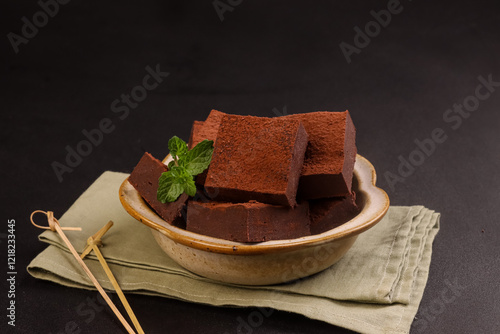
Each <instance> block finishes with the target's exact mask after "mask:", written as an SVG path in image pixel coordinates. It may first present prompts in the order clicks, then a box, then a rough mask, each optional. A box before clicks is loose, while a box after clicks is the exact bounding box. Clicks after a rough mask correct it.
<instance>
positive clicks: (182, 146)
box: [168, 136, 188, 161]
mask: <svg viewBox="0 0 500 334" xmlns="http://www.w3.org/2000/svg"><path fill="white" fill-rule="evenodd" d="M168 149H169V151H170V154H171V155H172V158H174V160H175V161H177V157H179V158H182V157H184V156H185V155H186V153H187V152H188V149H187V144H186V142H185V141H184V140H182V139H180V138H179V137H177V136H173V137H172V138H170V140H169V141H168Z"/></svg>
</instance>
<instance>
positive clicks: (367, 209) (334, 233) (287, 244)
mask: <svg viewBox="0 0 500 334" xmlns="http://www.w3.org/2000/svg"><path fill="white" fill-rule="evenodd" d="M168 158H169V157H167V158H166V159H165V160H164V162H167V161H168ZM375 182H376V173H375V169H374V168H373V166H372V164H371V163H370V162H369V161H368V160H367V159H366V158H364V157H362V156H361V155H359V154H358V155H357V157H356V163H355V166H354V178H353V190H354V191H356V202H357V204H358V205H359V207H360V208H361V212H360V213H359V214H358V215H357V216H356V217H354V218H353V219H351V220H350V221H348V222H346V223H345V224H343V225H340V226H338V227H336V228H334V229H331V230H329V231H326V232H324V233H321V234H316V235H311V236H306V237H301V238H296V239H286V240H272V241H265V242H261V243H256V244H247V243H240V242H234V241H229V240H224V239H218V238H214V237H209V236H205V235H200V234H197V233H193V232H190V231H186V230H184V229H181V228H178V227H175V226H172V225H170V224H169V223H167V222H165V221H164V220H163V219H162V218H160V217H159V216H158V215H157V214H156V213H155V212H154V211H153V210H152V209H151V208H150V207H149V205H147V204H146V203H145V202H144V200H143V199H142V197H141V196H140V195H139V193H138V192H137V191H136V190H135V188H134V187H133V186H132V185H131V184H130V183H129V182H128V180H125V181H124V182H123V183H122V185H121V187H120V190H119V194H120V201H121V203H122V205H123V207H124V208H125V210H126V211H127V212H128V213H129V214H130V215H132V216H133V217H134V218H136V219H137V220H139V221H140V222H142V223H143V224H145V225H147V226H149V227H151V228H153V229H154V230H156V231H158V232H160V233H161V234H163V235H165V236H167V237H168V238H170V239H172V240H173V241H175V242H177V243H180V244H183V245H185V246H188V247H192V248H196V249H200V250H205V251H209V252H216V253H226V254H232V255H237V254H241V255H245V254H263V253H269V252H283V251H289V250H293V249H297V248H300V247H305V246H314V245H318V244H321V243H325V242H330V241H332V240H336V239H341V238H346V237H351V236H353V235H357V234H359V233H361V232H363V231H365V230H367V229H369V228H370V227H372V226H373V225H375V224H376V223H377V222H379V221H380V220H381V219H382V217H383V216H384V215H385V213H386V212H387V210H388V209H389V197H388V196H387V194H386V193H385V191H383V190H382V189H380V188H377V187H376V186H375Z"/></svg>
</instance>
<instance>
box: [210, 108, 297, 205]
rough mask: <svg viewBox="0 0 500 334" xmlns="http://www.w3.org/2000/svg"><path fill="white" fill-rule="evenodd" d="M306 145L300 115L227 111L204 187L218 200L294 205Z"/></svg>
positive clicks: (221, 124)
mask: <svg viewBox="0 0 500 334" xmlns="http://www.w3.org/2000/svg"><path fill="white" fill-rule="evenodd" d="M306 147H307V133H306V131H305V130H304V127H303V126H302V124H301V122H300V121H298V120H293V119H287V118H284V117H280V118H265V117H254V116H237V115H225V116H224V117H223V118H222V121H221V123H220V127H219V132H218V133H217V142H216V144H215V149H214V153H213V156H212V161H211V163H210V167H209V169H208V174H207V178H206V181H205V188H206V189H207V191H208V192H210V193H212V194H217V197H215V199H216V200H218V201H229V202H247V201H250V200H256V201H259V202H262V203H268V204H276V205H288V206H295V205H296V204H297V202H296V194H297V187H298V182H299V178H300V173H301V169H302V164H303V161H304V152H305V150H306Z"/></svg>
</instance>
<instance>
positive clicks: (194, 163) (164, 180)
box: [156, 136, 214, 203]
mask: <svg viewBox="0 0 500 334" xmlns="http://www.w3.org/2000/svg"><path fill="white" fill-rule="evenodd" d="M168 149H169V151H170V154H171V155H172V158H173V159H174V160H172V161H170V162H169V163H168V171H167V172H164V173H162V174H161V176H160V178H159V179H158V191H157V194H156V197H157V198H158V200H159V201H160V202H162V203H167V202H174V201H175V200H177V198H179V196H180V195H181V194H182V193H186V194H188V195H189V196H194V195H196V184H195V183H194V176H196V175H198V174H200V173H202V172H203V171H204V170H205V169H207V168H208V166H209V165H210V161H211V160H212V153H213V151H214V142H213V141H212V140H206V139H205V140H203V141H201V142H200V143H198V144H197V145H196V146H195V147H193V148H192V149H191V150H189V151H188V148H187V144H186V142H185V141H183V140H182V139H180V138H179V137H177V136H174V137H172V138H170V140H169V141H168Z"/></svg>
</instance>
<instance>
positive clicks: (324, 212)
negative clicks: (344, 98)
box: [309, 192, 360, 234]
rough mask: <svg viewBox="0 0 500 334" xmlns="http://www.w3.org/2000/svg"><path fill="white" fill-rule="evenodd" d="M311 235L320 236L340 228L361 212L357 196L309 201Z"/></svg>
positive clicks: (353, 194)
mask: <svg viewBox="0 0 500 334" xmlns="http://www.w3.org/2000/svg"><path fill="white" fill-rule="evenodd" d="M309 207H310V217H311V234H319V233H323V232H326V231H328V230H331V229H332V228H335V227H337V226H340V225H342V224H344V223H346V222H348V221H349V220H351V219H352V218H354V217H355V216H356V215H357V214H358V213H359V211H360V209H359V207H358V206H357V205H356V194H355V193H354V192H353V193H352V194H350V195H348V196H346V197H337V198H325V199H318V200H311V201H309Z"/></svg>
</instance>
